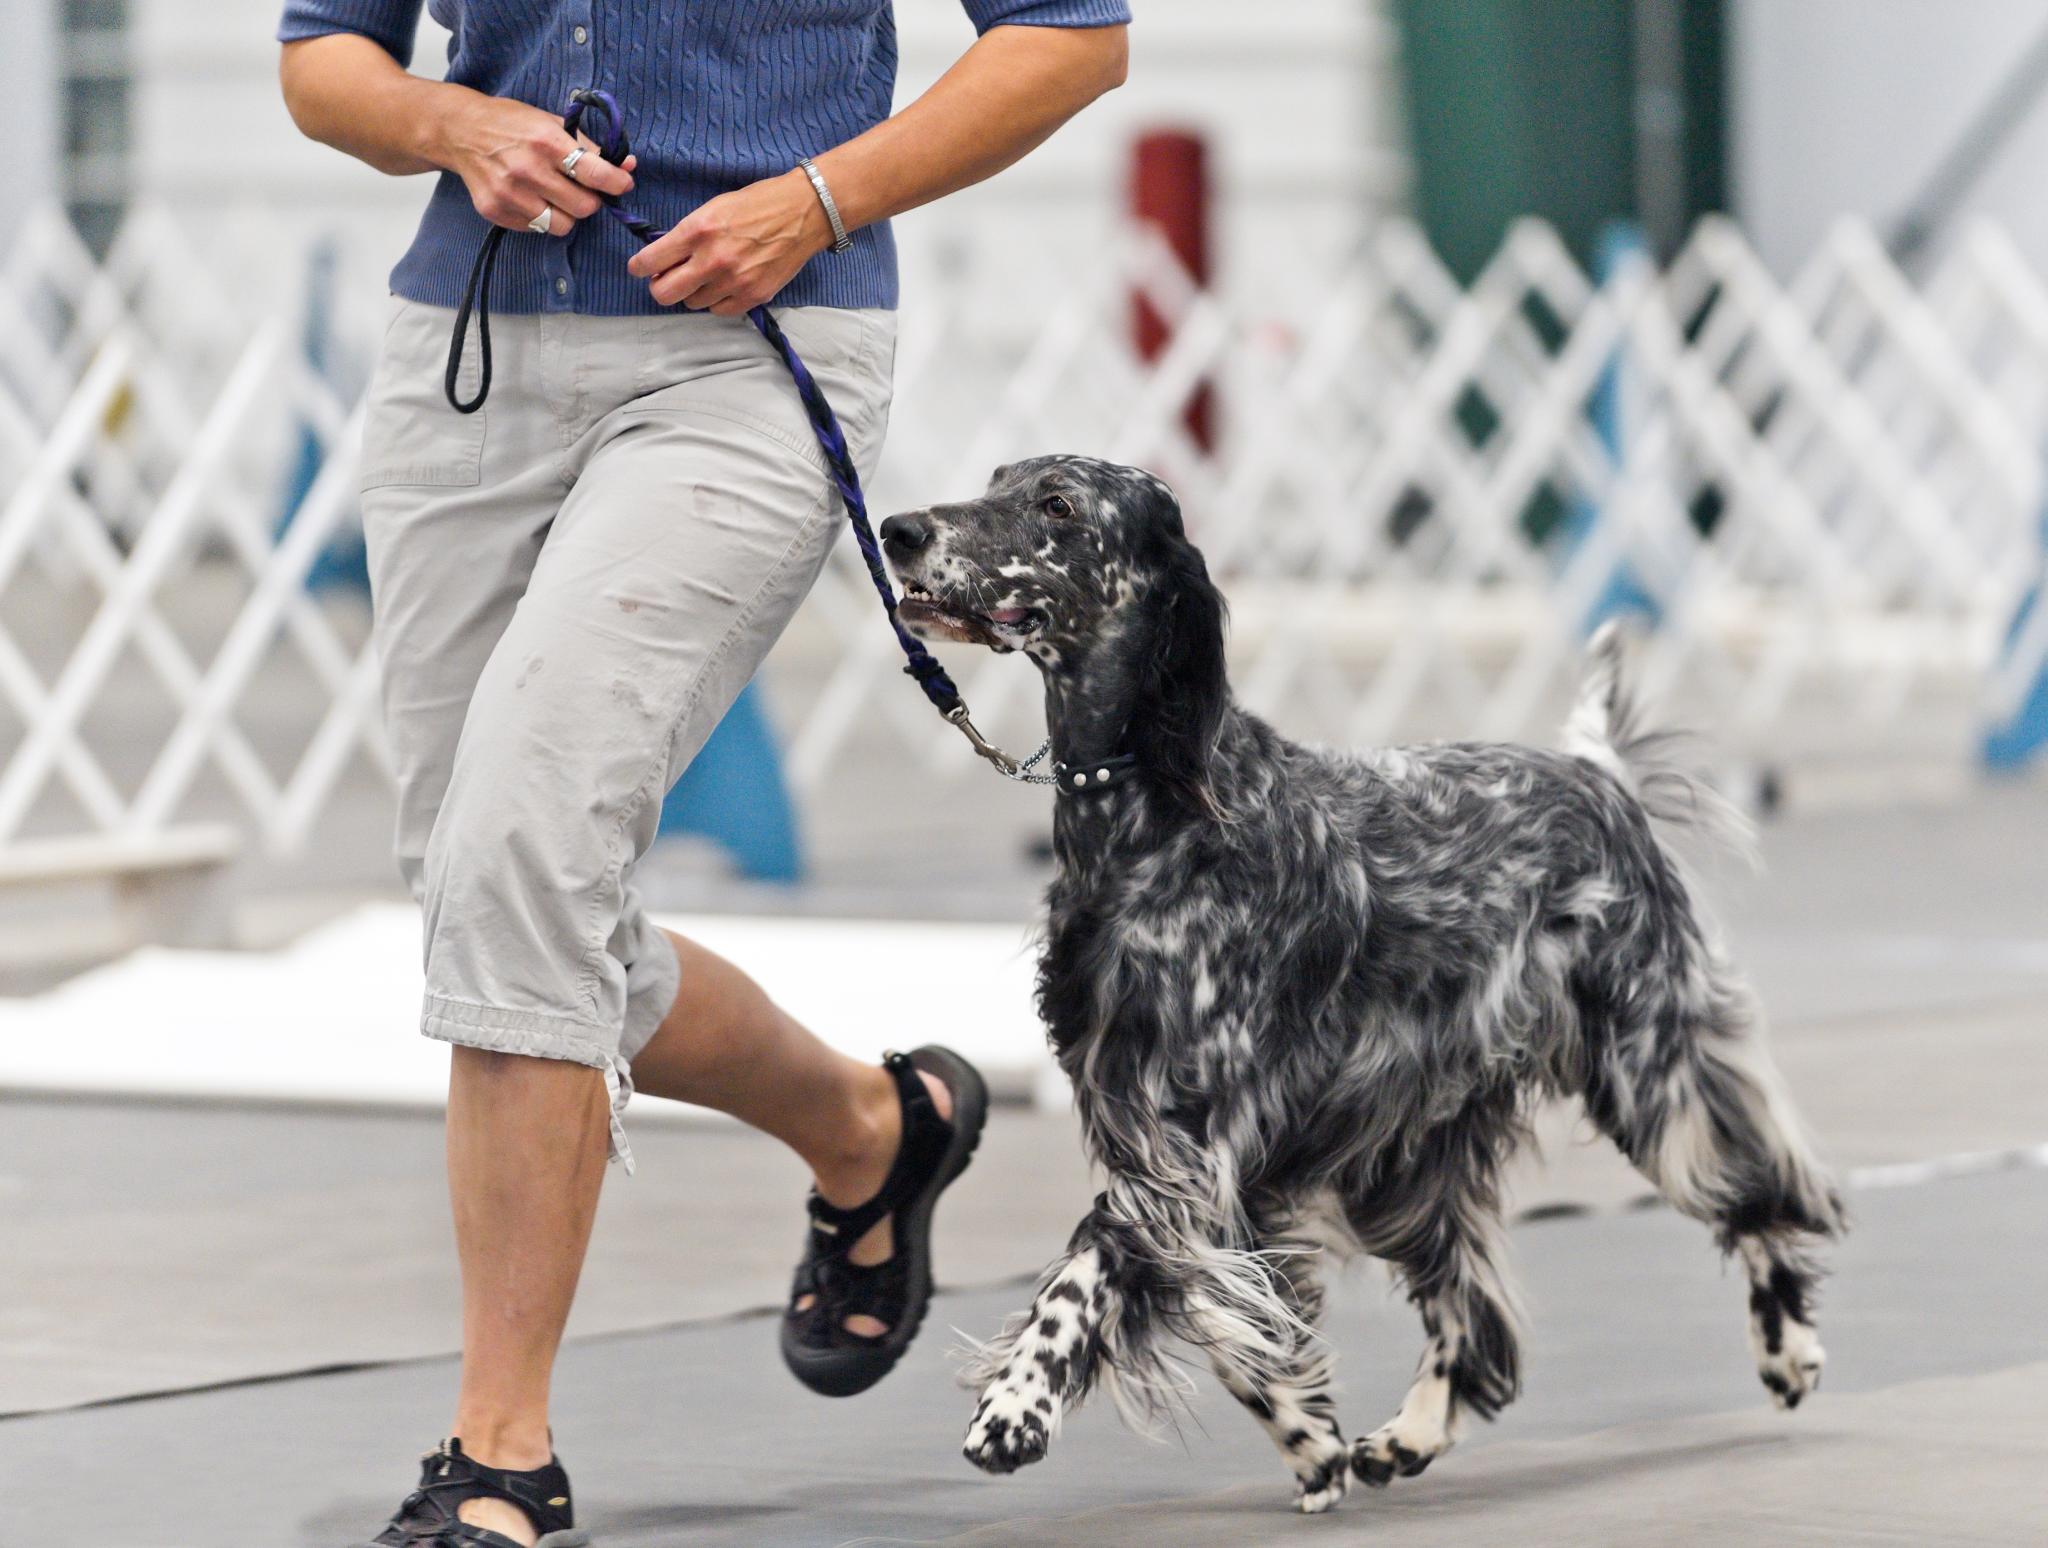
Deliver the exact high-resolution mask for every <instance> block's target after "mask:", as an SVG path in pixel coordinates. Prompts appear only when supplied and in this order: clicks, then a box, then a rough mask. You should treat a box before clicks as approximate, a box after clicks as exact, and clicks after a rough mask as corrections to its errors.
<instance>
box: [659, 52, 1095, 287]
mask: <svg viewBox="0 0 2048 1548" xmlns="http://www.w3.org/2000/svg"><path fill="white" fill-rule="evenodd" d="M1125 60H1126V51H1125V29H1124V28H1122V27H1036V26H1004V27H993V28H991V29H990V30H989V31H988V32H986V33H984V34H983V35H982V36H981V37H980V38H979V39H978V40H977V41H976V42H975V44H974V46H973V47H972V48H970V49H969V50H968V51H967V52H966V53H965V54H964V55H962V56H961V58H960V61H959V63H957V64H955V65H954V66H953V68H952V69H950V70H948V71H947V72H946V73H945V75H944V76H942V77H941V78H940V79H939V80H938V81H936V82H935V83H934V84H933V85H932V88H931V90H929V91H927V92H926V93H925V94H924V95H923V96H921V97H919V98H918V99H917V100H916V101H915V102H913V103H911V104H910V106H909V107H907V108H905V109H904V110H903V111H902V112H900V113H898V114H896V116H895V117H893V118H890V119H888V120H886V121H885V122H883V123H879V124H877V125H875V127H874V128H872V129H870V130H868V132H867V133H865V134H863V135H861V136H859V137H858V138H856V139H852V140H848V141H847V142H846V143H845V144H844V145H841V146H838V147H837V148H835V149H833V150H829V151H827V152H825V153H824V154H823V155H822V156H819V157H817V158H816V162H817V167H818V170H819V171H820V172H822V173H823V174H824V176H825V181H826V183H827V184H828V185H829V186H830V187H831V189H832V197H833V199H834V200H835V201H836V202H837V204H838V205H839V213H840V217H841V219H843V220H844V221H845V223H846V225H847V228H848V229H849V230H851V229H852V228H853V227H855V226H864V225H866V224H868V223H869V222H871V221H877V220H885V219H887V218H888V217H889V216H891V215H899V214H901V213H902V212H903V211H905V210H910V209H915V208H916V207H917V206H918V205H920V204H928V203H930V202H931V201H932V200H934V199H939V198H943V197H944V196H945V195H947V194H949V193H953V192H955V191H957V190H958V189H962V188H965V187H967V186H969V185H970V184H973V183H978V182H980V181H982V179H984V178H987V177H992V176H994V175H995V174H996V173H998V172H1000V171H1002V170H1003V168H1005V167H1007V166H1009V165H1010V164H1011V163H1012V162H1014V161H1016V160H1018V159H1019V158H1020V157H1022V156H1023V155H1025V153H1027V152H1028V151H1030V150H1032V149H1033V148H1034V147H1036V146H1038V145H1040V144H1042V143H1043V142H1044V141H1045V139H1046V138H1047V137H1048V136H1049V135H1051V133H1052V132H1053V131H1054V130H1055V129H1057V128H1059V126H1060V125H1061V124H1063V123H1065V122H1066V121H1067V120H1068V119H1070V118H1072V117H1073V116H1074V115H1075V114H1076V113H1078V112H1080V111H1081V109H1082V108H1084V107H1086V106H1087V105H1088V104H1089V103H1091V102H1093V101H1094V100H1095V99H1096V98H1097V97H1099V96H1101V95H1102V94H1103V93H1104V92H1106V91H1108V90H1110V89H1111V88H1112V87H1114V86H1119V85H1121V84H1122V83H1123V79H1124V68H1125ZM831 242H832V227H831V224H830V222H829V221H827V220H826V218H825V211H824V207H823V206H822V205H821V204H820V203H819V202H818V195H817V192H816V190H814V189H813V188H812V187H811V184H810V180H809V179H808V178H806V177H805V176H804V174H803V173H802V171H800V170H793V171H791V172H788V173H785V174H783V175H782V176H780V177H772V178H768V179H766V180H764V181H762V182H759V183H754V184H751V185H749V186H748V187H745V188H741V189H736V190H735V191H734V192H732V193H728V194H721V195H719V197H717V198H716V199H712V200H709V201H708V202H706V203H705V204H703V205H701V206H700V207H698V208H697V209H696V210H694V211H692V212H691V214H690V215H689V216H688V217H687V218H686V219H685V220H683V221H682V222H681V223H680V224H678V225H677V226H676V227H675V228H674V229H673V230H671V231H669V232H667V233H666V234H665V235H663V236H662V237H660V238H659V239H658V240H656V241H655V242H653V243H651V244H650V245H649V246H647V247H646V248H644V249H642V250H641V251H640V252H639V253H637V254H635V255H634V257H633V259H632V261H631V262H630V263H629V264H628V265H627V267H628V268H629V269H630V270H631V271H632V272H633V273H634V274H637V275H639V276H640V277H641V278H643V279H647V280H650V281H651V285H650V287H649V288H650V289H651V290H652V292H653V295H654V299H655V300H657V301H659V302H661V303H662V304H663V305H665V306H673V305H675V304H676V303H677V302H682V303H683V304H685V305H688V306H693V307H697V308H699V309H703V310H709V311H712V312H716V313H718V314H719V315H720V316H733V315H736V314H738V313H741V312H745V311H747V310H748V309H749V308H751V307H755V306H758V305H760V304H761V303H762V302H764V301H766V300H767V299H768V298H769V297H770V296H772V295H774V294H775V293H776V292H777V291H778V290H780V289H781V288H782V287H783V286H784V285H786V284H788V283H789V281H790V279H791V278H792V277H793V276H794V275H795V273H796V271H797V270H798V269H801V268H802V267H803V266H804V265H805V264H806V263H808V262H809V261H810V260H811V258H812V257H813V256H815V255H816V254H818V253H820V252H823V251H824V250H825V249H826V248H827V247H829V246H830V245H831Z"/></svg>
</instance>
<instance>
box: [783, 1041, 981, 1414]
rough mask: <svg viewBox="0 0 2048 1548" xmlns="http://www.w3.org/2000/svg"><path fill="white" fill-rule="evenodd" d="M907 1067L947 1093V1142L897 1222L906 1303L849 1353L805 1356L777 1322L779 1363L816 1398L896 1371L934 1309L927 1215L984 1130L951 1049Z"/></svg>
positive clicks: (971, 1078) (921, 1055)
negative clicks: (876, 1336)
mask: <svg viewBox="0 0 2048 1548" xmlns="http://www.w3.org/2000/svg"><path fill="white" fill-rule="evenodd" d="M910 1062H911V1063H912V1064H913V1065H915V1066H916V1067H917V1068H918V1069H919V1070H922V1071H923V1072H924V1073H926V1074H928V1075H936V1076H938V1077H939V1080H940V1082H941V1083H942V1084H943V1085H944V1086H945V1087H946V1089H947V1090H948V1091H950V1092H951V1093H952V1094H953V1118H952V1123H953V1140H952V1143H951V1144H950V1145H948V1146H947V1147H946V1157H945V1160H944V1161H943V1162H942V1163H941V1164H940V1167H939V1172H938V1181H937V1184H936V1186H934V1187H931V1188H928V1189H927V1190H926V1191H925V1192H924V1193H922V1194H920V1195H919V1196H918V1197H917V1198H916V1199H914V1200H913V1201H912V1202H911V1203H909V1204H907V1205H905V1206H904V1208H903V1209H902V1210H901V1211H900V1212H899V1213H898V1216H897V1219H896V1250H897V1251H898V1252H907V1253H908V1254H909V1255H910V1302H909V1304H908V1305H907V1306H906V1307H905V1308H904V1316H903V1322H902V1324H901V1325H900V1326H899V1327H894V1328H891V1329H890V1330H889V1332H888V1334H887V1335H886V1337H884V1338H883V1339H882V1341H881V1342H879V1343H875V1344H871V1345H866V1346H863V1347H860V1348H853V1349H829V1350H827V1349H811V1348H807V1347H806V1346H804V1345H802V1344H797V1343H792V1342H791V1341H790V1338H789V1324H788V1322H787V1320H785V1321H784V1323H783V1338H782V1359H783V1363H784V1364H785V1365H787V1366H788V1367H789V1369H790V1373H791V1374H792V1375H794V1376H795V1377H796V1379H797V1380H798V1381H800V1382H802V1383H803V1384H804V1385H805V1386H806V1387H809V1388H810V1389H811V1390H812V1391H813V1392H815V1393H817V1394H818V1395H819V1396H821V1397H856V1396H858V1395H859V1394H860V1393H863V1392H865V1391H867V1390H868V1388H870V1387H872V1386H873V1385H875V1383H876V1382H878V1381H880V1380H881V1379H882V1378H883V1377H884V1376H886V1375H888V1374H889V1372H891V1371H892V1370H894V1369H895V1368H896V1363H897V1362H898V1361H899V1360H901V1359H902V1358H903V1356H904V1354H905V1353H906V1352H908V1350H909V1348H910V1346H911V1345H912V1344H913V1343H915V1342H916V1340H917V1335H918V1330H919V1329H920V1328H922V1327H923V1326H924V1319H925V1313H926V1312H927V1311H929V1310H930V1309H931V1303H932V1216H933V1215H934V1214H935V1213H936V1212H937V1210H938V1204H939V1199H940V1197H941V1196H942V1195H944V1193H945V1191H946V1190H947V1189H948V1188H950V1187H952V1186H953V1184H954V1183H955V1182H956V1181H957V1180H958V1179H959V1177H960V1174H961V1173H962V1172H964V1171H966V1170H967V1166H968V1163H969V1162H970V1161H972V1160H973V1159H974V1153H975V1151H977V1150H979V1149H980V1148H981V1135H982V1131H983V1130H984V1129H985V1128H986V1127H987V1126H988V1083H987V1082H986V1081H984V1080H983V1079H982V1078H981V1072H980V1071H979V1070H977V1069H976V1068H975V1067H974V1066H973V1065H971V1064H969V1063H968V1062H967V1061H966V1060H965V1059H963V1058H961V1057H960V1056H959V1055H958V1054H956V1053H954V1052H953V1051H952V1050H951V1049H950V1048H941V1047H939V1046H938V1045H936V1044H929V1045H927V1046H925V1047H923V1048H918V1049H914V1050H912V1052H911V1055H910Z"/></svg>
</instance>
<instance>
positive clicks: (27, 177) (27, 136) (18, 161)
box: [0, 0, 61, 254]
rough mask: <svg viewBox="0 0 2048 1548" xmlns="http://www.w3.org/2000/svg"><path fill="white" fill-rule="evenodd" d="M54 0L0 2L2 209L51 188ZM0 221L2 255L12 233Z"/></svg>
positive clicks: (55, 119) (54, 109) (55, 116)
mask: <svg viewBox="0 0 2048 1548" xmlns="http://www.w3.org/2000/svg"><path fill="white" fill-rule="evenodd" d="M56 9H57V5H56V0H5V3H4V4H0V102H5V103H6V104H7V109H8V132H7V154H6V155H5V156H4V157H0V210H7V211H14V210H20V209H22V208H24V207H26V206H27V205H30V204H33V203H36V202H38V201H39V200H42V199H46V198H48V197H49V196H50V194H51V193H52V192H53V180H54V176H55V168H56V166H57V152H58V146H57V130H58V125H59V123H60V122H61V120H60V118H59V114H58V107H57V81H58V68H57V67H58V52H57V30H56ZM13 230H14V222H13V220H12V219H11V218H7V219H0V254H4V253H5V252H6V251H7V247H8V244H9V242H10V240H11V239H12V236H13Z"/></svg>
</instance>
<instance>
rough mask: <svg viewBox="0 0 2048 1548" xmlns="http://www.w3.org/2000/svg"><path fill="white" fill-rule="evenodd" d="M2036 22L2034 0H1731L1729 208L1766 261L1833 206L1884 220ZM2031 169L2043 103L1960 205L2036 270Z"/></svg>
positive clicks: (2039, 227)
mask: <svg viewBox="0 0 2048 1548" xmlns="http://www.w3.org/2000/svg"><path fill="white" fill-rule="evenodd" d="M2043 27H2048V5H2044V4H2043V3H2042V0H1737V5H1736V8H1735V36H1734V40H1733V41H1734V49H1733V61H1734V62H1733V74H1734V79H1733V81H1732V83H1731V84H1732V86H1733V88H1734V89H1733V93H1732V95H1733V98H1734V103H1735V123H1734V131H1735V133H1734V141H1735V143H1734V147H1733V150H1734V168H1733V171H1734V185H1735V188H1734V193H1735V205H1736V211H1737V213H1738V215H1739V216H1740V217H1741V219H1742V221H1743V223H1744V224H1745V225H1746V226H1747V227H1748V228H1749V230H1750V233H1751V235H1752V237H1753V238H1754V240H1755V241H1756V242H1757V244H1758V246H1759V247H1760V248H1761V249H1762V251H1763V253H1764V256H1765V258H1766V259H1767V260H1768V261H1769V262H1770V263H1771V265H1772V266H1773V268H1775V269H1777V270H1778V271H1779V272H1780V273H1781V274H1789V273H1790V272H1791V271H1792V270H1793V269H1794V267H1795V266H1796V265H1798V264H1799V263H1800V262H1801V261H1802V260H1804V258H1805V257H1806V256H1807V255H1808V254H1809V253H1810V252H1811V251H1812V250H1813V248H1814V246H1815V244H1816V243H1817V242H1818V241H1819V239H1820V237H1821V236H1822V235H1823V233H1825V232H1826V230H1827V228H1828V226H1829V225H1830V224H1831V223H1832V222H1833V221H1834V220H1835V219H1836V218H1837V217H1838V216H1840V215H1841V214H1843V213H1854V214H1860V215H1866V216H1870V217H1872V218H1875V219H1878V220H1880V221H1882V222H1886V223H1889V222H1890V221H1891V220H1892V219H1894V218H1895V217H1896V216H1897V215H1898V214H1899V213H1900V211H1901V210H1902V209H1903V207H1904V205H1905V202H1906V201H1907V200H1908V199H1909V198H1911V197H1912V196H1913V194H1914V192H1915V191H1916V190H1917V189H1918V187H1919V186H1920V183H1921V181H1922V180H1923V179H1924V178H1925V177H1926V175H1927V173H1928V172H1929V170H1930V169H1932V167H1933V166H1934V164H1935V162H1936V161H1937V160H1938V159H1939V158H1940V157H1941V156H1942V155H1943V154H1944V153H1945V152H1946V151H1947V149H1948V148H1949V146H1950V145H1951V144H1953V142H1954V140H1955V137H1956V136H1957V135H1958V134H1959V133H1960V132H1961V131H1962V129H1963V127H1964V125H1965V124H1967V123H1968V122H1969V120H1970V118H1971V117H1972V115H1973V114H1974V113H1975V112H1976V111H1977V110H1978V109H1979V107H1981V105H1982V104H1983V102H1984V99H1985V97H1986V96H1987V95H1988V94H1989V92H1990V91H1991V90H1992V89H1993V88H1994V86H1995V85H1996V84H1997V83H1998V82H1999V81H2000V80H2001V79H2002V78H2003V76H2004V74H2005V72H2006V71H2007V70H2008V69H2010V68H2011V66H2012V65H2013V64H2014V62H2015V61H2016V60H2017V59H2018V57H2019V55H2020V53H2021V52H2022V50H2023V49H2024V48H2025V47H2026V46H2027V44H2029V43H2030V42H2032V41H2033V39H2034V37H2035V36H2036V35H2037V34H2038V33H2039V32H2040V30H2041V29H2042V28H2043ZM2044 165H2048V111H2043V112H2041V113H2038V114H2037V115H2036V116H2035V118H2034V119H2033V120H2032V121H2031V122H2030V123H2029V124H2028V125H2027V126H2026V127H2025V129H2023V130H2022V131H2021V132H2020V134H2019V135H2018V136H2017V137H2016V138H2015V139H2014V141H2013V142H2012V143H2011V144H2010V145H2009V147H2008V148H2007V149H2006V151H2005V152H2004V153H2003V155H2002V156H2001V158H2000V159H1999V161H1998V162H1997V164H1996V165H1995V166H1994V167H1993V168H1992V169H1991V170H1990V172H1989V174H1988V175H1987V176H1986V178H1985V180H1984V182H1983V184H1982V185H1981V188H1980V190H1979V192H1978V194H1977V195H1976V197H1975V198H1973V199H1972V200H1971V201H1970V203H1969V205H1967V206H1966V209H1967V210H1973V211H1982V212H1984V213H1987V214H1991V215H1995V216H1997V217H1998V218H1999V219H2000V220H2002V221H2003V222H2005V224H2006V225H2007V226H2008V227H2009V228H2010V229H2011V231H2012V232H2013V233H2014V235H2015V236H2016V237H2017V238H2018V240H2019V241H2020V243H2021V246H2022V247H2023V249H2024V250H2025V251H2026V253H2027V255H2028V256H2029V257H2030V258H2032V259H2033V260H2034V261H2035V263H2036V264H2037V265H2043V266H2048V185H2044V182H2043V178H2042V171H2041V169H2042V167H2043V166H2044Z"/></svg>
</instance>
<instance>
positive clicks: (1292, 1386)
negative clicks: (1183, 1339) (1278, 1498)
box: [1210, 1242, 1350, 1516]
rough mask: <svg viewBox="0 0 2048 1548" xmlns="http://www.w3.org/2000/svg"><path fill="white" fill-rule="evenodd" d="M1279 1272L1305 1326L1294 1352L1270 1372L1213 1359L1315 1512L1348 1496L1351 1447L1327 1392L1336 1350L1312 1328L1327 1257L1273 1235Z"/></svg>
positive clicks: (1303, 1505) (1304, 1507)
mask: <svg viewBox="0 0 2048 1548" xmlns="http://www.w3.org/2000/svg"><path fill="white" fill-rule="evenodd" d="M1273 1251H1274V1256H1275V1258H1276V1260H1277V1272H1278V1274H1279V1276H1280V1278H1281V1280H1282V1282H1283V1284H1284V1286H1285V1289H1286V1294H1287V1299H1288V1302H1289V1305H1290V1306H1291V1307H1292V1309H1293V1311H1294V1314H1295V1316H1296V1317H1298V1318H1299V1319H1300V1324H1301V1325H1300V1327H1299V1328H1298V1329H1296V1330H1295V1338H1294V1341H1293V1346H1294V1347H1293V1359H1292V1360H1291V1362H1290V1363H1289V1364H1288V1365H1287V1367H1286V1368H1285V1369H1284V1370H1280V1371H1275V1372H1272V1373H1271V1374H1270V1375H1268V1376H1264V1377H1257V1376H1253V1375H1251V1374H1249V1373H1248V1372H1247V1371H1245V1369H1244V1368H1243V1365H1242V1363H1241V1362H1233V1361H1231V1360H1228V1359H1223V1358H1219V1357H1212V1359H1211V1362H1210V1363H1211V1364H1212V1366H1213V1367H1214V1368H1215V1371H1216V1376H1217V1379H1218V1380H1220V1381H1221V1382H1222V1383H1223V1385H1224V1386H1225V1388H1227V1389H1228V1390H1229V1392H1230V1395H1231V1396H1232V1397H1234V1398H1236V1399H1237V1400H1238V1402H1240V1403H1242V1404H1244V1406H1245V1407H1246V1408H1248V1409H1250V1410H1251V1412H1252V1415H1253V1416H1254V1417H1255V1418H1256V1419H1257V1420H1258V1421H1259V1423H1260V1424H1261V1425H1263V1426H1265V1430H1266V1433H1267V1434H1268V1435H1270V1436H1271V1437H1272V1438H1273V1444H1274V1445H1275V1446H1278V1447H1279V1448H1280V1455H1281V1457H1282V1458H1284V1459H1285V1460H1286V1463H1287V1466H1288V1468H1289V1469H1290V1470H1291V1471H1292V1472H1293V1474H1294V1478H1295V1482H1296V1485H1297V1488H1296V1491H1295V1496H1294V1505H1295V1509H1297V1510H1299V1511H1301V1512H1302V1514H1304V1515H1310V1516H1312V1515H1316V1514H1317V1513H1319V1512H1321V1511H1325V1510H1328V1509H1330V1508H1331V1507H1332V1506H1333V1505H1335V1504H1336V1503H1337V1502H1338V1501H1340V1500H1342V1499H1343V1498H1344V1490H1345V1485H1346V1481H1347V1480H1346V1477H1345V1467H1346V1464H1347V1463H1348V1462H1349V1460H1350V1454H1349V1452H1348V1451H1347V1450H1346V1449H1345V1445H1344V1437H1343V1435H1342V1434H1341V1433H1340V1432H1339V1430H1338V1428H1337V1403H1336V1399H1335V1398H1334V1397H1332V1396H1331V1393H1330V1367H1331V1365H1332V1363H1333V1360H1334V1351H1333V1350H1332V1349H1331V1348H1330V1346H1329V1344H1328V1343H1327V1342H1325V1341H1324V1340H1323V1339H1322V1338H1321V1337H1320V1336H1319V1335H1318V1334H1317V1333H1316V1332H1315V1330H1316V1329H1317V1328H1318V1327H1320V1325H1321V1323H1322V1316H1323V1280H1322V1273H1321V1267H1322V1259H1321V1257H1320V1256H1319V1254H1318V1250H1317V1249H1316V1248H1314V1247H1312V1246H1308V1245H1306V1244H1302V1243H1295V1242H1281V1243H1276V1244H1275V1247H1274V1249H1273Z"/></svg>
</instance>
